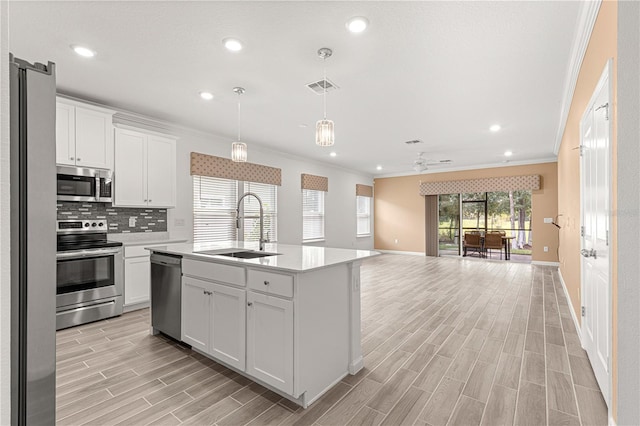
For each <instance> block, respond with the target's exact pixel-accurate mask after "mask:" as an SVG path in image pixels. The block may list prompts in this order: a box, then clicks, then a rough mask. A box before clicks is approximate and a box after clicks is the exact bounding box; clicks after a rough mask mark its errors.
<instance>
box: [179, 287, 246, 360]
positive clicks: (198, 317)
mask: <svg viewBox="0 0 640 426" xmlns="http://www.w3.org/2000/svg"><path fill="white" fill-rule="evenodd" d="M245 304H246V292H245V291H244V290H243V289H238V288H235V287H231V286H227V285H221V284H216V283H212V282H207V281H202V280H199V279H196V278H192V277H188V276H183V278H182V341H184V342H185V343H188V344H190V345H191V346H192V347H194V348H196V349H198V350H200V351H202V352H204V353H206V354H209V355H211V356H213V357H215V358H217V359H219V360H220V361H222V362H225V363H227V364H229V365H230V366H232V367H235V368H237V369H240V370H244V369H245V348H246V343H245V342H246V340H245V324H246V322H245V319H246V308H245Z"/></svg>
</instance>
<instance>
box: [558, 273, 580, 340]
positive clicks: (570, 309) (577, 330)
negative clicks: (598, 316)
mask: <svg viewBox="0 0 640 426" xmlns="http://www.w3.org/2000/svg"><path fill="white" fill-rule="evenodd" d="M558 276H559V277H560V283H561V284H562V289H563V290H564V297H566V298H567V303H568V304H569V312H571V318H573V324H574V325H575V326H576V333H578V339H580V346H582V328H581V326H580V322H579V321H578V317H577V316H576V312H575V311H574V310H573V303H571V298H570V297H569V291H568V290H567V285H566V284H565V283H564V278H562V272H560V268H558Z"/></svg>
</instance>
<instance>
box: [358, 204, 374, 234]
mask: <svg viewBox="0 0 640 426" xmlns="http://www.w3.org/2000/svg"><path fill="white" fill-rule="evenodd" d="M356 204H357V209H356V218H357V226H356V232H357V235H369V234H371V197H368V196H360V195H359V196H356Z"/></svg>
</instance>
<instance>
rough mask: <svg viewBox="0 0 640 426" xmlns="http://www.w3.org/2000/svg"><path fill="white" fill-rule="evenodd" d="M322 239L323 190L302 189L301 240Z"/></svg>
mask: <svg viewBox="0 0 640 426" xmlns="http://www.w3.org/2000/svg"><path fill="white" fill-rule="evenodd" d="M322 239H324V191H314V190H312V189H303V190H302V241H312V240H322Z"/></svg>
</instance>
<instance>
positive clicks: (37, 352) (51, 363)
mask: <svg viewBox="0 0 640 426" xmlns="http://www.w3.org/2000/svg"><path fill="white" fill-rule="evenodd" d="M10 78H11V83H10V132H11V145H10V150H11V164H10V168H11V172H10V174H11V181H10V185H11V423H12V424H13V425H53V424H55V408H56V407H55V400H56V398H55V396H56V388H55V386H56V239H55V238H56V231H55V229H56V169H55V164H56V159H55V149H56V148H55V146H56V144H55V134H56V123H55V120H56V79H55V65H54V64H53V63H51V62H49V63H48V64H47V65H43V64H38V63H35V64H30V63H28V62H26V61H23V60H20V59H17V58H15V57H13V55H11V56H10Z"/></svg>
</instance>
